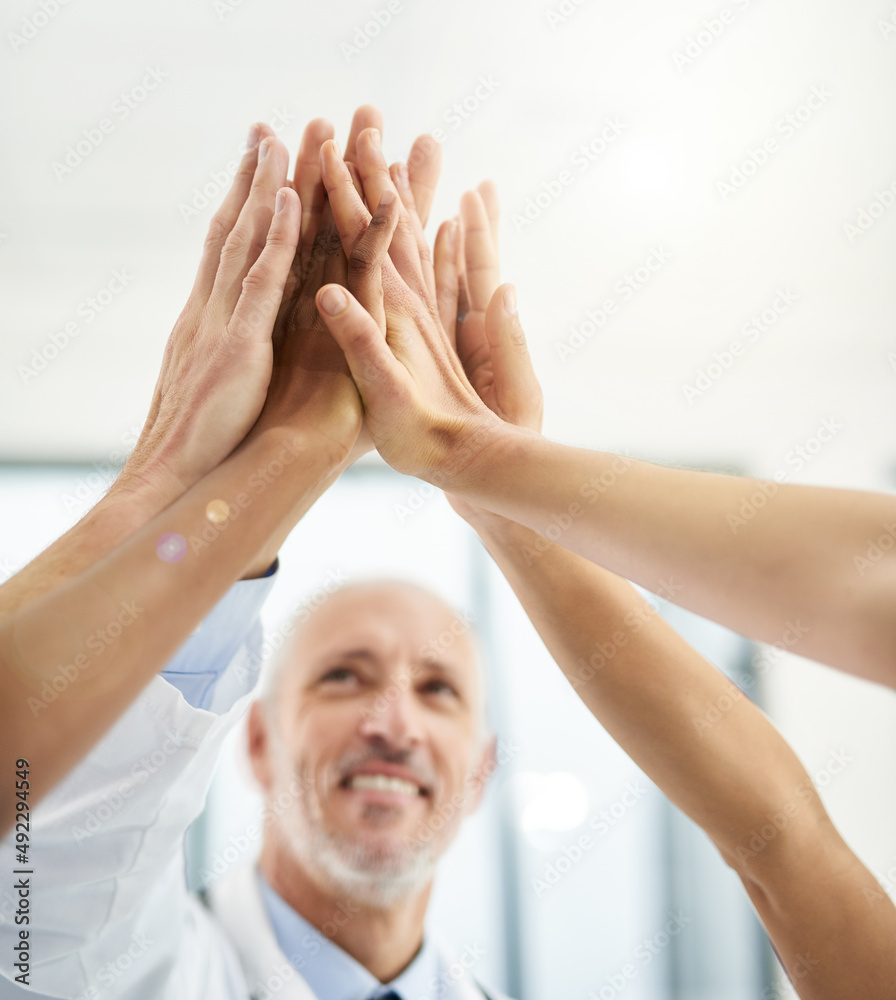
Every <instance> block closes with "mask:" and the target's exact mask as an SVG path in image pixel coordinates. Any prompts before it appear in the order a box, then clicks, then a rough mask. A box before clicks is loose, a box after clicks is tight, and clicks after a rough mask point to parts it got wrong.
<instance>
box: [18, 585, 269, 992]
mask: <svg viewBox="0 0 896 1000" xmlns="http://www.w3.org/2000/svg"><path fill="white" fill-rule="evenodd" d="M272 583H273V578H266V579H262V580H259V581H243V582H241V583H239V584H237V585H235V587H234V588H232V589H231V591H229V592H228V594H227V595H225V597H224V598H223V599H222V601H221V602H220V604H219V605H218V606H217V607H216V608H215V609H214V610H213V611H212V612H211V614H210V615H209V616H208V618H207V619H206V620H205V621H204V622H203V623H202V625H201V626H200V628H199V629H197V631H196V632H195V633H194V634H193V635H192V636H191V637H190V639H188V641H187V642H186V643H185V644H184V646H183V647H182V648H181V649H180V650H179V652H178V654H177V656H176V657H175V658H174V660H173V661H172V663H170V664H169V666H168V668H166V670H170V669H172V668H175V669H179V670H180V671H181V672H182V673H185V674H189V672H190V667H191V665H192V666H193V667H194V668H197V669H196V670H195V672H196V673H197V674H208V673H209V670H206V669H205V668H206V667H209V668H210V670H211V672H212V673H213V674H214V677H213V679H212V684H211V685H210V686H208V687H207V688H205V690H204V692H203V694H202V695H201V698H200V699H199V701H200V703H202V701H203V700H204V701H205V702H206V703H207V705H208V707H206V708H198V707H194V705H192V704H190V703H189V701H188V699H187V697H185V695H184V694H183V693H182V691H181V690H180V689H179V687H177V686H175V685H173V684H172V683H170V682H169V681H168V680H166V679H165V678H164V677H163V676H156V677H154V678H153V680H152V681H151V682H150V684H149V685H148V687H147V688H146V689H145V690H144V692H143V693H142V694H141V695H140V696H139V697H138V699H137V700H136V701H135V702H134V704H133V705H132V706H131V707H130V708H129V709H128V710H127V712H126V713H125V714H124V715H123V716H122V717H121V718H120V719H119V720H118V722H117V723H116V725H115V726H114V727H113V728H112V729H111V730H110V731H109V733H107V735H106V736H105V737H104V739H103V740H101V741H100V742H99V743H98V744H97V745H96V746H95V747H94V749H93V750H92V751H91V753H90V754H89V755H88V756H87V757H86V758H85V759H84V760H83V761H82V762H81V763H80V764H79V765H78V766H77V767H76V768H75V770H74V771H73V772H72V773H71V774H70V775H69V776H68V777H67V778H66V779H65V781H63V782H62V783H61V784H60V785H59V786H57V787H56V788H55V789H54V790H53V791H52V792H50V793H49V794H48V795H47V797H46V798H45V799H44V800H43V801H42V802H41V803H40V804H39V805H38V807H37V808H36V809H35V810H34V812H33V814H32V839H31V864H32V867H33V869H34V874H33V875H32V876H30V878H31V893H30V914H29V916H30V924H29V925H28V929H29V930H30V932H31V935H30V940H31V949H30V950H31V970H30V977H29V984H28V988H26V987H24V986H17V985H16V982H15V978H16V976H17V975H18V974H19V971H18V970H17V969H16V968H15V962H16V961H17V959H16V958H15V955H14V952H13V942H14V941H15V940H17V939H18V935H19V930H20V925H16V923H15V910H16V907H17V898H16V897H14V896H13V893H12V882H11V881H10V880H9V879H5V880H4V881H5V882H6V883H7V884H6V885H3V886H0V1000H5V998H6V997H18V996H21V997H27V996H30V997H34V996H35V993H37V994H38V995H41V996H50V997H69V998H78V1000H101V998H102V1000H107V998H113V997H114V998H116V1000H132V998H133V1000H138V998H139V1000H147V998H149V997H153V998H162V997H165V998H167V996H168V995H169V993H170V990H171V988H172V986H173V985H174V984H178V988H179V989H180V991H181V992H180V995H179V1000H200V998H201V997H202V996H203V992H202V988H203V987H202V985H201V984H202V982H208V981H209V980H207V979H203V977H202V976H200V977H199V978H196V970H195V969H194V968H193V966H192V965H191V964H190V963H195V962H199V963H200V965H201V966H202V967H204V968H205V969H206V971H207V972H208V973H209V974H210V975H211V977H212V981H216V982H217V981H219V980H220V981H230V979H231V978H232V977H231V976H230V975H229V974H228V972H227V970H228V969H231V968H232V966H233V957H232V956H231V955H227V954H225V953H224V950H222V949H224V943H223V939H217V938H216V939H215V940H218V942H219V944H220V946H221V947H220V948H219V949H218V952H219V953H217V952H216V953H213V954H208V953H207V952H208V949H207V947H206V948H203V951H205V952H206V954H203V955H198V954H195V953H194V952H195V948H194V946H195V945H199V944H200V940H199V938H202V939H203V941H204V940H205V938H204V937H203V935H205V933H206V932H205V931H204V930H203V927H202V924H203V915H202V914H199V915H198V916H197V911H196V904H195V901H192V900H191V898H190V895H189V893H188V891H187V887H186V881H185V875H184V858H183V839H184V834H185V832H186V829H187V827H188V826H189V825H190V823H192V822H193V820H194V819H195V818H196V817H197V816H198V815H199V813H200V812H201V810H202V808H203V805H204V803H205V798H206V794H207V791H208V787H209V784H210V781H211V778H212V774H213V772H214V768H215V764H216V761H217V758H218V753H219V750H220V746H221V743H222V741H223V739H224V737H225V736H226V735H227V733H228V732H229V731H230V730H231V729H232V728H233V726H234V725H235V724H236V723H237V722H238V721H239V719H240V718H241V716H242V715H243V714H244V712H245V711H246V709H247V707H248V704H249V700H250V697H251V690H252V688H253V687H254V685H255V682H256V680H257V677H258V672H259V669H260V665H261V661H262V656H261V643H262V632H261V625H260V622H259V619H258V614H259V610H260V606H261V603H262V601H263V599H264V597H265V596H267V592H268V590H269V589H270V586H271V585H272ZM247 584H248V585H249V586H248V587H247V586H246V585H247ZM13 846H14V839H13V837H12V836H8V837H7V838H6V839H5V840H4V841H3V842H2V844H0V870H2V871H5V872H7V873H8V872H11V871H12V870H13V868H14V867H16V865H15V864H14V850H13ZM197 936H198V937H197ZM191 938H192V939H196V940H191ZM194 980H195V981H196V983H197V990H198V992H196V993H195V997H194V996H192V995H189V992H188V993H184V992H183V984H184V983H192V982H193V981H194ZM235 995H238V994H235ZM224 996H225V997H228V1000H229V995H227V994H224Z"/></svg>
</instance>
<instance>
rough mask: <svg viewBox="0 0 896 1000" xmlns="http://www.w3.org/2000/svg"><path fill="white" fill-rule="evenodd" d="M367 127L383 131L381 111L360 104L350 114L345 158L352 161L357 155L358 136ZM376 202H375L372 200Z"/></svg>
mask: <svg viewBox="0 0 896 1000" xmlns="http://www.w3.org/2000/svg"><path fill="white" fill-rule="evenodd" d="M368 128H375V129H376V130H377V131H378V132H379V133H380V134H382V131H383V113H382V111H380V109H379V108H377V107H374V105H372V104H362V105H361V107H360V108H358V110H357V111H356V112H355V113H354V115H353V116H352V127H351V131H350V132H349V134H348V142H347V143H346V146H345V158H346V160H348V161H350V162H351V163H354V162H355V161H356V159H357V155H358V137H359V136H360V135H361V133H362V132H363V131H364V130H365V129H368ZM374 204H376V202H374Z"/></svg>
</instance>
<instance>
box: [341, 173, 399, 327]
mask: <svg viewBox="0 0 896 1000" xmlns="http://www.w3.org/2000/svg"><path fill="white" fill-rule="evenodd" d="M399 208H400V205H399V201H398V197H397V196H396V195H395V193H394V192H392V191H384V192H383V197H382V199H381V200H380V203H379V205H377V208H376V211H375V212H374V213H373V217H372V218H371V220H370V224H369V225H368V226H367V232H365V233H364V235H363V236H362V237H361V239H360V240H358V242H357V243H356V244H355V248H354V250H353V251H352V252H351V254H350V255H348V282H347V284H348V287H349V288H350V289H351V291H352V293H353V294H354V295H355V296H357V298H358V301H359V302H361V303H362V304H363V306H364V308H365V309H366V310H367V311H368V312H369V313H370V315H371V316H372V317H373V318H374V320H375V321H376V323H377V324H378V326H379V327H380V328H381V329H383V330H385V329H386V310H385V301H384V297H383V264H384V263H385V262H386V261H388V259H389V257H388V255H389V245H390V243H392V241H393V236H394V233H395V227H396V225H397V224H398V214H399Z"/></svg>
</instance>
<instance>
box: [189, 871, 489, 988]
mask: <svg viewBox="0 0 896 1000" xmlns="http://www.w3.org/2000/svg"><path fill="white" fill-rule="evenodd" d="M208 905H209V907H210V909H211V910H212V912H213V913H214V914H215V916H216V917H217V918H218V921H219V922H220V924H221V925H222V927H223V928H224V931H225V932H226V933H227V936H228V937H229V938H230V940H231V942H232V943H233V946H234V948H235V950H236V952H237V955H238V956H239V959H240V964H241V965H242V967H243V973H244V975H245V977H246V982H247V984H248V987H249V996H250V1000H269V998H270V997H272V996H275V997H276V998H277V1000H319V998H318V997H316V996H315V995H314V993H313V992H312V991H311V987H310V986H309V985H308V983H307V982H305V980H304V979H303V978H302V976H301V975H300V974H299V972H298V971H297V970H296V969H295V968H294V967H293V965H292V963H291V962H290V961H289V959H288V958H287V956H286V955H285V954H284V953H283V951H282V950H281V949H280V946H279V945H278V943H277V938H276V935H275V933H274V928H273V927H272V926H271V922H270V920H269V918H268V914H267V911H266V909H265V906H264V901H263V899H262V896H261V890H260V888H259V884H258V876H257V873H256V870H255V867H254V866H252V865H247V866H244V867H242V868H240V869H239V870H237V871H235V872H233V873H232V874H231V875H228V876H227V877H226V878H223V879H221V880H220V881H219V882H217V883H216V884H215V885H214V886H213V887H212V888H211V890H210V891H209V893H208ZM442 951H443V953H445V951H444V949H442ZM447 957H448V962H447V964H449V965H450V964H451V956H450V955H448V956H447ZM488 995H489V997H490V998H491V1000H503V998H502V997H501V994H498V993H495V992H494V991H493V990H489V994H488ZM484 996H485V994H484V993H483V992H482V991H481V989H480V988H478V987H477V986H476V985H474V984H473V983H472V982H470V981H469V980H467V979H462V980H457V981H456V982H454V983H452V985H451V993H450V1000H483V998H484Z"/></svg>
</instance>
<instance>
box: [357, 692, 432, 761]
mask: <svg viewBox="0 0 896 1000" xmlns="http://www.w3.org/2000/svg"><path fill="white" fill-rule="evenodd" d="M361 734H362V735H363V736H365V737H366V738H368V739H372V738H379V739H382V740H385V741H387V742H388V743H390V744H392V745H393V746H396V747H400V748H402V749H404V748H406V747H409V746H415V745H417V744H418V743H420V742H421V741H422V739H423V731H422V727H421V718H420V712H419V706H418V705H417V702H416V698H415V697H414V692H413V690H407V689H402V688H400V687H399V686H398V685H393V686H391V687H389V688H386V689H385V690H383V691H380V692H379V694H378V695H377V697H376V698H374V699H373V702H372V703H371V704H369V705H367V706H365V710H364V711H363V714H362V720H361Z"/></svg>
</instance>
